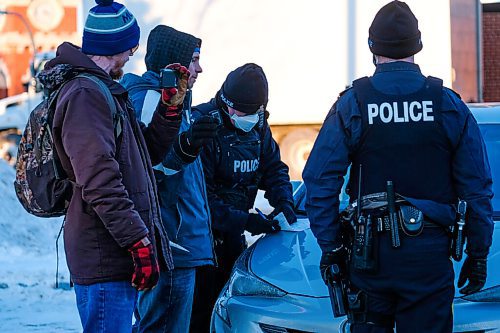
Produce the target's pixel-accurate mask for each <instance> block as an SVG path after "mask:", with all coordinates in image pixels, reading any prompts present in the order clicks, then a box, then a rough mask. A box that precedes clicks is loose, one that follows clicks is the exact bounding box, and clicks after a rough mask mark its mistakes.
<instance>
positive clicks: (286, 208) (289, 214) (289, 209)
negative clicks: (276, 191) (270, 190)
mask: <svg viewBox="0 0 500 333" xmlns="http://www.w3.org/2000/svg"><path fill="white" fill-rule="evenodd" d="M279 213H283V215H285V218H286V220H287V222H288V224H293V223H295V222H297V216H296V215H295V211H294V210H293V205H292V203H290V202H288V201H286V202H284V203H282V204H280V205H278V206H277V207H276V208H275V209H274V210H273V212H272V213H271V214H269V218H274V217H276V215H278V214H279Z"/></svg>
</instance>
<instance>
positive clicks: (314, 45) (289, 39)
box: [0, 0, 500, 178]
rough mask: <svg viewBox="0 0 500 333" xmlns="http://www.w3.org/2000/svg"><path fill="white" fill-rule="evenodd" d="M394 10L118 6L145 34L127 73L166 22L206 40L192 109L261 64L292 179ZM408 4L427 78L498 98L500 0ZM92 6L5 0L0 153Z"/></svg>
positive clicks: (374, 3) (215, 1)
mask: <svg viewBox="0 0 500 333" xmlns="http://www.w3.org/2000/svg"><path fill="white" fill-rule="evenodd" d="M388 1H389V0H335V1H333V0H310V1H307V2H306V1H303V0H287V1H283V0H121V1H120V0H119V2H122V3H124V4H125V5H126V6H127V7H128V8H129V9H130V11H131V12H132V13H133V14H134V15H135V17H136V18H137V20H138V22H139V25H140V27H141V42H140V48H139V51H138V53H137V54H136V55H135V56H134V57H132V58H131V59H130V61H129V63H127V65H126V68H125V72H134V73H136V74H141V73H142V72H143V71H144V70H145V65H144V55H145V52H146V42H147V36H148V33H149V31H150V30H151V29H152V28H154V27H155V26H156V25H158V24H166V25H170V26H172V27H174V28H177V29H179V30H182V31H186V32H189V33H191V34H193V35H196V36H197V37H200V38H202V39H203V45H202V50H201V64H202V66H203V68H204V73H203V74H202V76H201V77H200V79H199V80H198V82H197V84H196V87H195V91H194V97H193V101H194V104H197V103H202V102H205V101H207V100H209V99H210V98H211V97H213V96H214V95H215V93H216V91H217V90H218V89H219V87H220V86H221V84H222V82H223V81H224V78H225V77H226V75H227V73H229V71H231V70H232V69H234V68H236V67H237V66H240V65H242V64H244V63H245V62H256V63H258V64H259V65H261V66H262V67H263V68H264V70H265V72H266V74H267V77H268V80H269V89H270V101H269V105H268V109H269V111H270V113H271V117H270V118H269V122H270V124H271V127H272V130H273V134H274V136H275V138H276V140H277V141H278V143H279V144H280V147H281V150H282V156H283V159H284V160H285V162H287V164H288V165H289V166H290V174H291V176H292V178H300V175H301V171H302V168H303V166H304V164H305V161H306V160H307V157H308V156H309V152H310V149H311V148H312V145H313V143H314V140H315V138H316V135H317V133H318V130H319V128H320V126H321V123H322V122H323V120H324V118H325V116H326V114H327V112H328V110H329V109H330V107H331V105H332V104H333V102H334V101H335V99H336V98H337V95H338V93H339V92H340V91H342V90H343V89H345V87H346V86H348V85H349V84H350V83H351V82H352V80H354V79H355V78H357V77H360V76H364V75H371V74H372V73H373V70H374V67H373V65H372V62H371V54H370V52H369V49H368V46H367V36H368V27H369V25H370V23H371V21H372V19H373V16H374V15H375V13H376V12H377V10H378V9H379V8H380V7H381V6H382V5H384V4H385V3H387V2H388ZM406 2H407V3H408V4H409V6H410V7H411V8H412V10H413V11H414V12H415V15H416V16H417V18H418V19H419V24H420V29H421V31H422V40H423V44H424V48H423V50H422V51H421V52H420V53H418V54H417V55H416V62H417V63H418V64H419V65H420V67H421V69H422V71H423V73H424V74H425V75H433V76H438V77H440V78H442V79H443V80H444V83H445V85H447V86H450V87H452V88H453V89H454V90H456V91H457V92H458V93H460V94H461V96H462V98H463V99H464V100H465V101H467V102H483V101H485V102H488V101H500V75H499V74H500V66H499V65H500V64H499V62H500V56H499V54H498V53H499V52H500V8H499V7H500V4H499V3H500V0H406ZM93 6H95V1H93V0H0V155H2V144H3V142H6V141H5V140H4V139H3V138H4V137H5V135H4V136H2V133H9V135H11V137H12V135H15V134H16V133H19V128H20V127H23V126H24V125H20V124H25V122H26V118H27V115H28V113H29V110H31V108H32V107H33V106H34V104H36V103H37V102H38V101H39V98H40V96H39V95H40V94H38V96H33V91H34V90H35V89H31V92H30V93H25V91H28V90H29V89H28V88H29V87H31V88H33V87H34V86H35V81H34V80H33V79H32V77H33V75H34V74H36V72H37V70H38V69H40V68H42V66H43V64H44V62H45V61H46V59H48V58H51V57H53V56H54V51H55V48H56V47H57V46H58V45H59V44H60V43H61V42H63V41H71V42H73V43H75V44H77V45H79V44H80V43H81V34H82V27H83V23H84V19H85V17H86V15H87V13H88V10H89V9H90V8H91V7H93ZM33 49H35V50H36V53H34V52H33ZM304 91H306V92H307V93H303V92H304ZM297 92H301V93H300V94H298V93H297ZM30 94H31V95H30ZM6 96H9V98H7V99H5V98H4V99H3V100H2V99H1V98H3V97H6ZM37 98H38V99H37ZM6 130H8V131H9V132H6ZM9 140H10V141H12V140H11V139H9ZM8 146H9V147H11V148H12V144H11V143H9V144H8ZM11 148H9V149H11ZM6 149H7V148H5V149H3V150H4V151H5V150H6ZM12 151H13V149H11V153H10V155H12Z"/></svg>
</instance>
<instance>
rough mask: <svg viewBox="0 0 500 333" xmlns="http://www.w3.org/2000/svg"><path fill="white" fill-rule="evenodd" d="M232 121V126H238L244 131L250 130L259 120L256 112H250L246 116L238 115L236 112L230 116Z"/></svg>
mask: <svg viewBox="0 0 500 333" xmlns="http://www.w3.org/2000/svg"><path fill="white" fill-rule="evenodd" d="M231 119H232V120H233V122H234V127H236V128H239V129H240V130H242V131H244V132H250V131H251V130H252V128H254V126H255V125H257V123H258V122H259V115H258V114H257V113H254V114H250V115H247V116H242V117H239V116H237V115H236V114H233V115H232V116H231Z"/></svg>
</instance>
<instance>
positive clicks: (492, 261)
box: [249, 221, 500, 297]
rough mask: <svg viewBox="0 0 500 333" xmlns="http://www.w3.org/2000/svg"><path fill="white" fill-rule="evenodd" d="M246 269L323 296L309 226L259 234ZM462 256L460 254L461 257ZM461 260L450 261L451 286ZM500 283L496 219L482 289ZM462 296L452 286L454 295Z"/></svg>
mask: <svg viewBox="0 0 500 333" xmlns="http://www.w3.org/2000/svg"><path fill="white" fill-rule="evenodd" d="M255 245H256V246H255V250H254V252H253V254H252V258H251V260H250V265H249V266H250V270H251V271H252V272H253V273H254V274H255V275H256V276H257V277H259V278H260V279H262V280H264V281H266V282H268V283H270V284H272V285H274V286H276V287H278V288H280V289H281V290H284V291H286V292H287V293H290V294H297V295H304V296H312V297H327V296H328V289H327V288H326V286H325V284H324V283H323V280H322V279H321V276H320V273H319V261H320V258H321V250H320V248H319V245H318V243H317V242H316V238H315V237H314V235H313V234H312V231H311V229H307V230H304V231H300V232H292V231H282V232H279V233H276V234H273V235H267V236H265V237H262V238H261V239H259V240H258V241H257V244H255ZM465 257H466V255H465V254H464V258H465ZM462 264H463V260H462V262H459V263H457V262H454V268H455V286H456V282H457V280H458V275H459V273H460V269H461V266H462ZM497 285H500V223H499V222H498V221H496V223H495V229H494V234H493V244H492V246H491V249H490V254H489V256H488V278H487V281H486V285H485V286H484V289H488V288H491V287H494V286H497ZM460 296H463V295H461V294H460V293H459V292H458V288H455V297H460Z"/></svg>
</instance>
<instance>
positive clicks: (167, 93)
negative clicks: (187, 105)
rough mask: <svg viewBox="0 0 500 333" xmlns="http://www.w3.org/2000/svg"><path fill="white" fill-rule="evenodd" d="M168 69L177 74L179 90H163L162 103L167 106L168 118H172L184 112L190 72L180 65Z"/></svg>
mask: <svg viewBox="0 0 500 333" xmlns="http://www.w3.org/2000/svg"><path fill="white" fill-rule="evenodd" d="M165 68H168V69H171V70H174V71H176V72H177V77H178V80H177V88H168V89H162V90H161V101H162V103H163V104H164V105H165V106H166V109H167V111H166V116H171V115H172V114H173V113H178V112H180V111H182V103H183V102H184V97H185V96H186V92H187V86H188V79H189V75H190V73H189V70H188V69H187V68H186V67H184V66H182V65H181V64H179V63H175V64H170V65H168V66H167V67H165Z"/></svg>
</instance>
